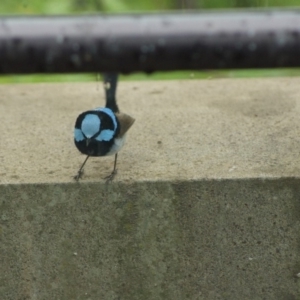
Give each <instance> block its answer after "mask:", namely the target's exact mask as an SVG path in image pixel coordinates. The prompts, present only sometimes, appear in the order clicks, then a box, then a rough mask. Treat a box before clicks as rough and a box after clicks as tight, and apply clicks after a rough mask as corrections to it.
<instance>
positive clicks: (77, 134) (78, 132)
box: [74, 128, 85, 142]
mask: <svg viewBox="0 0 300 300" xmlns="http://www.w3.org/2000/svg"><path fill="white" fill-rule="evenodd" d="M74 138H75V140H76V142H80V141H83V140H84V139H85V137H84V135H83V134H82V132H81V130H80V129H78V128H75V129H74Z"/></svg>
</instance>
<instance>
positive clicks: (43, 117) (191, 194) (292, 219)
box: [0, 78, 300, 300]
mask: <svg viewBox="0 0 300 300" xmlns="http://www.w3.org/2000/svg"><path fill="white" fill-rule="evenodd" d="M103 97H104V95H103V91H102V86H101V85H99V84H97V83H91V84H36V85H32V84H26V85H2V86H0V120H1V148H0V162H1V170H0V299H5V300H6V299H12V300H15V299H20V300H21V299H46V300H47V299H90V300H92V299H130V300H134V299H282V300H297V299H300V278H297V277H296V276H295V275H296V274H298V273H299V272H300V253H299V251H300V247H299V245H300V237H299V232H300V201H299V200H300V178H299V173H300V158H299V145H300V137H299V126H300V122H299V110H300V79H296V78H285V79H282V78H278V79H251V80H245V79H236V80H207V81H196V80H192V81H176V82H173V81H154V82H135V83H123V82H122V83H121V84H120V86H119V90H118V98H119V104H120V107H121V109H122V110H123V111H124V112H126V113H128V114H131V115H132V116H133V117H135V118H136V122H135V124H134V126H133V127H132V129H131V130H130V131H129V133H128V137H127V144H126V145H125V147H124V149H123V150H122V151H121V152H120V155H119V163H118V169H119V172H118V175H117V177H116V180H115V181H114V182H113V183H112V184H110V185H105V184H104V181H103V179H102V178H103V177H104V176H106V175H107V174H108V173H109V172H110V170H111V168H112V165H113V158H112V157H111V158H93V159H91V161H89V162H88V164H87V166H86V168H85V175H84V178H83V180H82V181H81V182H79V183H76V182H73V180H72V176H73V175H75V174H76V172H77V170H78V167H79V166H80V164H81V162H82V160H83V159H84V156H83V155H80V154H79V153H78V151H77V150H76V148H75V146H74V145H73V140H72V131H73V125H74V121H75V119H76V117H77V115H78V114H79V113H80V112H81V111H83V110H86V109H89V108H93V107H97V106H101V104H102V103H103V101H104V100H103Z"/></svg>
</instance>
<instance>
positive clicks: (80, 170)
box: [74, 155, 90, 181]
mask: <svg viewBox="0 0 300 300" xmlns="http://www.w3.org/2000/svg"><path fill="white" fill-rule="evenodd" d="M89 157H90V156H89V155H88V156H87V157H86V159H85V161H84V162H83V164H82V165H81V167H80V169H79V170H78V173H77V174H76V175H75V176H74V179H75V180H76V181H78V180H79V179H80V178H81V176H82V174H83V167H84V165H85V163H86V162H87V160H88V158H89Z"/></svg>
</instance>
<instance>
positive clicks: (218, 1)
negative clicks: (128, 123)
mask: <svg viewBox="0 0 300 300" xmlns="http://www.w3.org/2000/svg"><path fill="white" fill-rule="evenodd" d="M299 4H300V0H143V1H141V0H0V12H1V14H5V15H7V14H9V15H11V14H23V15H33V14H39V15H51V14H81V13H84V14H87V13H97V12H101V13H131V12H149V11H152V12H153V11H165V10H189V9H197V10H202V9H232V8H246V7H248V8H258V7H297V6H298V5H299ZM299 75H300V70H298V69H279V70H278V69H276V70H228V71H205V72H164V73H155V74H152V75H146V74H133V75H128V76H122V77H121V78H122V79H123V80H146V79H152V80H153V79H154V80H156V79H160V80H161V79H187V78H224V77H270V76H299ZM95 78H96V76H95V75H93V74H90V75H85V74H83V75H82V74H79V75H77V74H75V75H74V74H68V75H22V76H1V77H0V83H9V82H43V81H45V82H49V81H91V80H92V81H94V80H95Z"/></svg>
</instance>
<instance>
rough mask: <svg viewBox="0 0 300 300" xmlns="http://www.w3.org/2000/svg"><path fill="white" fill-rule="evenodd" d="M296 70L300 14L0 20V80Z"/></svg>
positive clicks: (297, 64) (298, 51)
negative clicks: (58, 75) (31, 76)
mask: <svg viewBox="0 0 300 300" xmlns="http://www.w3.org/2000/svg"><path fill="white" fill-rule="evenodd" d="M299 66H300V10H291V11H269V10H267V11H249V12H247V11H246V12H218V13H216V12H210V13H187V14H155V15H115V16H104V15H100V16H68V17H2V18H0V74H12V73H19V74H21V73H78V72H103V71H118V72H122V73H130V72H137V71H142V72H154V71H172V70H201V69H227V68H235V69H237V68H279V67H299Z"/></svg>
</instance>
